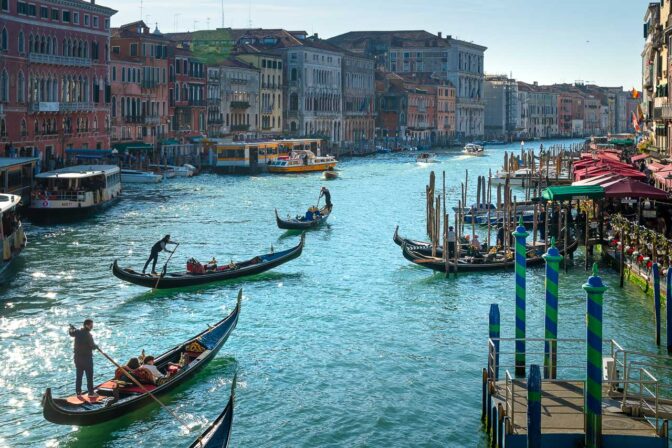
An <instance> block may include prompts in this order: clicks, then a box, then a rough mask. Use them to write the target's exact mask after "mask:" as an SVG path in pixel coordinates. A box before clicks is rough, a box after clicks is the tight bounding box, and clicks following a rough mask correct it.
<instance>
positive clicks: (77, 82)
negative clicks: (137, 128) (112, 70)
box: [0, 0, 116, 167]
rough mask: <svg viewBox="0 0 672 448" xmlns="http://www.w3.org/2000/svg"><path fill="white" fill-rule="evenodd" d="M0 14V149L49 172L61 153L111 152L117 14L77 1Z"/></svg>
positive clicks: (6, 4) (13, 7)
mask: <svg viewBox="0 0 672 448" xmlns="http://www.w3.org/2000/svg"><path fill="white" fill-rule="evenodd" d="M0 8H1V11H0V14H1V15H2V19H3V20H2V21H0V33H1V34H0V37H1V38H0V55H1V57H0V149H3V150H5V151H7V152H13V153H14V154H18V155H23V156H37V157H39V158H40V160H41V161H43V162H46V164H45V166H46V167H51V166H53V165H54V164H55V159H56V158H63V157H64V154H65V149H66V148H108V147H109V144H110V141H109V137H108V133H107V132H106V127H107V123H108V118H109V117H108V115H109V78H108V68H109V59H108V55H109V51H108V49H109V44H110V17H111V16H112V15H113V14H115V12H116V11H115V10H113V9H110V8H107V7H104V6H102V5H97V4H95V2H91V3H89V2H83V1H75V0H61V1H59V2H53V1H46V0H45V1H36V2H30V3H27V2H24V1H11V2H10V1H8V0H3V1H2V3H1V5H0Z"/></svg>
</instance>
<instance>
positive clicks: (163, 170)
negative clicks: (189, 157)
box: [149, 165, 177, 179]
mask: <svg viewBox="0 0 672 448" xmlns="http://www.w3.org/2000/svg"><path fill="white" fill-rule="evenodd" d="M149 169H151V170H152V171H153V172H154V173H156V174H160V175H162V176H163V178H164V179H172V178H173V177H175V176H176V175H177V173H176V172H175V169H174V167H172V166H170V165H149Z"/></svg>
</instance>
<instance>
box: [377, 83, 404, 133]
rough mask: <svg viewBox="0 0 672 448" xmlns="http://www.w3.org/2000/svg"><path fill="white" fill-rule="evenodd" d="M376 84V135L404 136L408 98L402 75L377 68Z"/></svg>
mask: <svg viewBox="0 0 672 448" xmlns="http://www.w3.org/2000/svg"><path fill="white" fill-rule="evenodd" d="M375 86H376V111H377V114H376V137H378V138H384V139H387V138H395V139H398V138H402V137H403V136H405V134H406V117H407V105H408V98H407V96H406V90H405V89H404V86H403V82H402V79H401V77H400V76H399V75H397V74H394V73H386V72H383V71H381V70H377V71H376V74H375Z"/></svg>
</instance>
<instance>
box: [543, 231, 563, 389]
mask: <svg viewBox="0 0 672 448" xmlns="http://www.w3.org/2000/svg"><path fill="white" fill-rule="evenodd" d="M544 260H546V321H545V323H546V325H545V327H546V328H545V333H544V338H545V339H546V341H545V342H544V378H546V379H549V378H550V379H554V378H555V377H556V374H557V370H558V342H557V339H558V283H559V281H560V262H561V261H562V256H561V255H560V251H559V250H558V248H557V247H555V238H551V247H549V248H548V251H547V252H546V253H545V254H544Z"/></svg>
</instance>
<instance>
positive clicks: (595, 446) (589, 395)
mask: <svg viewBox="0 0 672 448" xmlns="http://www.w3.org/2000/svg"><path fill="white" fill-rule="evenodd" d="M583 289H584V290H585V291H586V296H587V301H586V303H587V305H586V339H587V342H588V347H587V348H588V349H587V350H586V352H587V360H586V361H587V363H586V366H587V369H586V393H585V397H586V404H585V410H586V411H585V412H586V443H585V446H586V447H587V448H599V447H600V446H602V304H603V302H604V291H606V289H607V287H606V286H605V285H604V283H602V279H601V278H600V277H599V276H598V275H597V263H595V264H593V275H592V276H590V278H588V282H587V283H585V284H584V285H583Z"/></svg>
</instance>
